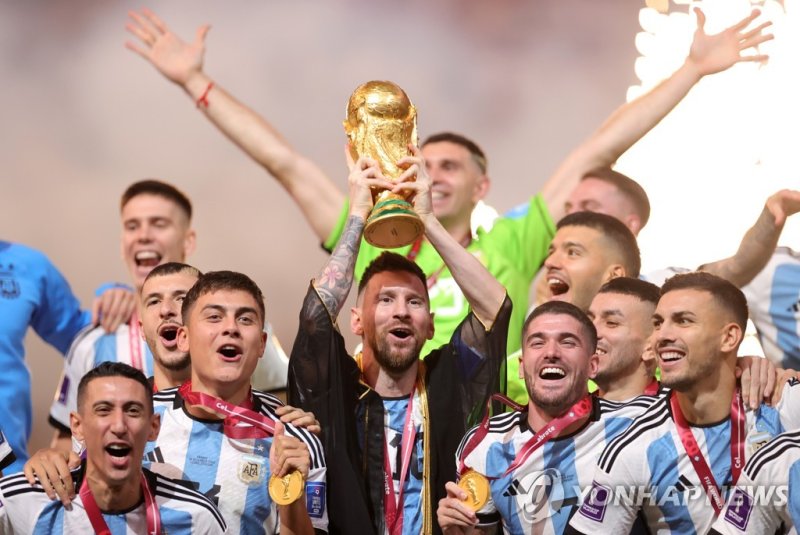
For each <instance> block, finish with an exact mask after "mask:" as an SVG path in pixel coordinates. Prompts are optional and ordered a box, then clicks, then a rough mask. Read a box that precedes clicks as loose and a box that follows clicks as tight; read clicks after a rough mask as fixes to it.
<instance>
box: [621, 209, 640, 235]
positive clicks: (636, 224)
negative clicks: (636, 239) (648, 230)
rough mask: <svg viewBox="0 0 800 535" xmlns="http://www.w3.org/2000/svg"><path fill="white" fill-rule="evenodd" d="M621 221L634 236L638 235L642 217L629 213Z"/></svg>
mask: <svg viewBox="0 0 800 535" xmlns="http://www.w3.org/2000/svg"><path fill="white" fill-rule="evenodd" d="M623 223H625V226H626V227H628V228H629V229H630V231H631V232H632V233H633V235H634V236H638V235H639V232H640V231H641V230H642V219H641V218H640V217H639V216H638V215H636V214H631V215H629V216H628V217H626V218H625V220H624V221H623Z"/></svg>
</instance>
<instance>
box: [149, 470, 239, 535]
mask: <svg viewBox="0 0 800 535" xmlns="http://www.w3.org/2000/svg"><path fill="white" fill-rule="evenodd" d="M156 481H157V484H156V494H157V495H158V496H162V497H164V498H169V499H172V500H178V501H183V502H188V503H194V504H196V505H199V506H200V507H203V508H205V509H207V510H208V511H209V512H210V513H211V514H212V516H213V517H214V518H215V519H216V520H217V523H219V525H220V527H221V528H222V530H223V531H225V529H226V528H227V525H226V524H225V519H224V518H222V515H221V514H220V512H219V510H217V508H216V507H214V504H213V503H212V502H211V500H209V499H208V498H207V497H206V496H204V495H202V494H200V493H199V492H197V491H195V490H192V489H190V488H187V487H185V486H183V485H178V484H176V483H174V482H173V481H172V480H170V479H167V478H164V477H162V476H160V475H158V474H156Z"/></svg>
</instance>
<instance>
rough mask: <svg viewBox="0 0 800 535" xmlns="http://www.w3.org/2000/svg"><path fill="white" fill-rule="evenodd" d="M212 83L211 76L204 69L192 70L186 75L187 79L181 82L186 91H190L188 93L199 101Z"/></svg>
mask: <svg viewBox="0 0 800 535" xmlns="http://www.w3.org/2000/svg"><path fill="white" fill-rule="evenodd" d="M210 83H211V78H209V77H208V76H207V75H206V74H205V73H204V72H203V71H192V72H191V74H189V76H187V77H186V80H184V82H183V83H182V84H181V85H182V86H183V89H184V91H186V93H188V95H189V96H190V97H191V98H192V100H194V101H195V102H197V99H199V98H200V97H201V96H203V93H204V92H205V91H206V89H207V88H208V84H210Z"/></svg>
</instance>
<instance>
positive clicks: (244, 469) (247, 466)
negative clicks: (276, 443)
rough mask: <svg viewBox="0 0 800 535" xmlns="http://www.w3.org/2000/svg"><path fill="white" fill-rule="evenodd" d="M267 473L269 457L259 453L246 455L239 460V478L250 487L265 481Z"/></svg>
mask: <svg viewBox="0 0 800 535" xmlns="http://www.w3.org/2000/svg"><path fill="white" fill-rule="evenodd" d="M266 475H267V459H265V458H264V457H259V456H257V455H244V456H242V458H241V460H240V461H239V479H240V480H241V481H242V482H244V483H246V484H247V485H248V486H250V487H256V486H259V485H261V484H263V483H264V480H265V479H266Z"/></svg>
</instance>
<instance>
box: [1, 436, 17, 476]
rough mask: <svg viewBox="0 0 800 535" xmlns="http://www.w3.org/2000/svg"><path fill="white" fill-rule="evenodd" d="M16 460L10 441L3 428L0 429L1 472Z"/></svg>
mask: <svg viewBox="0 0 800 535" xmlns="http://www.w3.org/2000/svg"><path fill="white" fill-rule="evenodd" d="M12 462H14V451H13V450H12V449H11V444H9V443H8V440H7V439H6V436H5V435H4V434H3V430H2V429H0V472H2V471H3V469H5V468H6V467H7V466H9V465H10V464H11V463H12Z"/></svg>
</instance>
